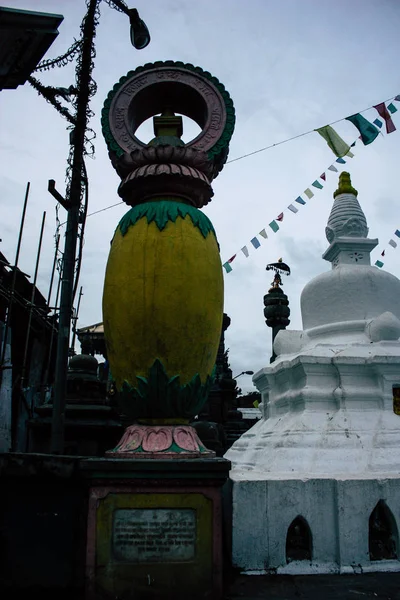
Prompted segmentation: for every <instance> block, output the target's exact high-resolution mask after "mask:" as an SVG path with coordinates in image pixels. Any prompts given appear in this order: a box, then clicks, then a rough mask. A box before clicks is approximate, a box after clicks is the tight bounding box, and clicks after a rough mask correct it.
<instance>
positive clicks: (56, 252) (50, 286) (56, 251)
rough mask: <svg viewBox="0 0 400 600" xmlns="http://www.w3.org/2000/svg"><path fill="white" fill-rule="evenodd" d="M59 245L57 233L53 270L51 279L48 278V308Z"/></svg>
mask: <svg viewBox="0 0 400 600" xmlns="http://www.w3.org/2000/svg"><path fill="white" fill-rule="evenodd" d="M59 244H60V234H59V232H58V231H57V234H56V248H55V250H54V260H53V268H52V269H51V277H50V285H49V295H48V296H47V306H50V300H51V292H52V291H53V281H54V273H55V272H56V265H57V256H58V246H59Z"/></svg>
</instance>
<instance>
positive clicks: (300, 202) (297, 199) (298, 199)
mask: <svg viewBox="0 0 400 600" xmlns="http://www.w3.org/2000/svg"><path fill="white" fill-rule="evenodd" d="M295 202H298V203H299V204H305V203H306V201H305V200H303V198H302V197H301V196H299V197H298V198H296V200H295Z"/></svg>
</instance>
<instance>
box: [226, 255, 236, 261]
mask: <svg viewBox="0 0 400 600" xmlns="http://www.w3.org/2000/svg"><path fill="white" fill-rule="evenodd" d="M235 258H236V254H234V255H233V256H231V257H230V259H229V260H227V261H226V262H228V263H231V262H233V261H234V260H235Z"/></svg>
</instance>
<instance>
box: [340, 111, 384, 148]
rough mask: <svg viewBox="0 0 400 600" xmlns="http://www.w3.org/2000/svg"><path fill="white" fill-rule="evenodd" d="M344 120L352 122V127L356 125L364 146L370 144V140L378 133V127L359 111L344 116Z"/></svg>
mask: <svg viewBox="0 0 400 600" xmlns="http://www.w3.org/2000/svg"><path fill="white" fill-rule="evenodd" d="M346 121H350V123H353V125H354V127H357V129H358V131H359V132H360V134H361V139H362V141H363V144H364V146H368V144H371V142H373V141H374V139H375V138H376V137H377V136H378V135H379V131H378V129H377V128H376V127H375V126H374V125H373V124H372V123H370V122H369V121H367V119H365V118H364V117H363V116H362V115H360V114H359V113H358V114H356V115H351V116H350V117H346Z"/></svg>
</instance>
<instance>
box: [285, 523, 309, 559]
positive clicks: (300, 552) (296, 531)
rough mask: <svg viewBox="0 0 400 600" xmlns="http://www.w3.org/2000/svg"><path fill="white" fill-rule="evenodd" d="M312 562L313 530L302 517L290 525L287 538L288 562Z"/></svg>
mask: <svg viewBox="0 0 400 600" xmlns="http://www.w3.org/2000/svg"><path fill="white" fill-rule="evenodd" d="M293 560H309V561H311V560H312V535H311V529H310V527H309V525H308V523H307V521H306V520H305V519H304V517H301V516H300V515H299V516H298V517H296V518H295V519H294V520H293V521H292V522H291V524H290V526H289V529H288V532H287V536H286V562H288V563H290V562H292V561H293Z"/></svg>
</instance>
